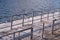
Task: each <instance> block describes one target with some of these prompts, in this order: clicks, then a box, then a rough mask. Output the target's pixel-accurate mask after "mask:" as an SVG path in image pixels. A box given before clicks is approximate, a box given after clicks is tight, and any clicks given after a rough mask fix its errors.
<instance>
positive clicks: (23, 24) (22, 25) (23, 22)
mask: <svg viewBox="0 0 60 40" xmlns="http://www.w3.org/2000/svg"><path fill="white" fill-rule="evenodd" d="M22 16H23V20H22V26H24V14H23V15H22Z"/></svg>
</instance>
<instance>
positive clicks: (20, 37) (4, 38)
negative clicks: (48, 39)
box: [0, 27, 33, 40]
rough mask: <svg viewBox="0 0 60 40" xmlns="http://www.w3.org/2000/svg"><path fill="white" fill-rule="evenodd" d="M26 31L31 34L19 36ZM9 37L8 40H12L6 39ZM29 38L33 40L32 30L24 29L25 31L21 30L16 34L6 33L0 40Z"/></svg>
mask: <svg viewBox="0 0 60 40" xmlns="http://www.w3.org/2000/svg"><path fill="white" fill-rule="evenodd" d="M27 30H31V33H25V34H23V35H21V34H20V33H21V32H24V31H27ZM17 33H18V36H17V37H16V34H17ZM9 35H11V37H10V38H12V39H9V38H6V37H9ZM12 36H13V37H12ZM29 36H30V40H33V28H32V27H30V28H26V29H23V30H20V31H16V32H13V33H8V34H6V35H3V36H0V39H1V40H22V39H24V38H26V37H29ZM28 40H29V38H28Z"/></svg>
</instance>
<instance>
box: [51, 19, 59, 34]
mask: <svg viewBox="0 0 60 40" xmlns="http://www.w3.org/2000/svg"><path fill="white" fill-rule="evenodd" d="M57 20H60V18H59V19H55V20H53V24H52V34H54V26H56V25H59V24H60V23H58V24H56V23H55V22H56V21H57Z"/></svg>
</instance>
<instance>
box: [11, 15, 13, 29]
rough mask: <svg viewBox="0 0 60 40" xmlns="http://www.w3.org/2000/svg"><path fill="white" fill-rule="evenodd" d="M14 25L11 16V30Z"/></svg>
mask: <svg viewBox="0 0 60 40" xmlns="http://www.w3.org/2000/svg"><path fill="white" fill-rule="evenodd" d="M12 26H13V16H12V17H11V30H12Z"/></svg>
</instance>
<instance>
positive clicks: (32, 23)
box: [32, 12, 34, 27]
mask: <svg viewBox="0 0 60 40" xmlns="http://www.w3.org/2000/svg"><path fill="white" fill-rule="evenodd" d="M33 21H34V12H32V27H33Z"/></svg>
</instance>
